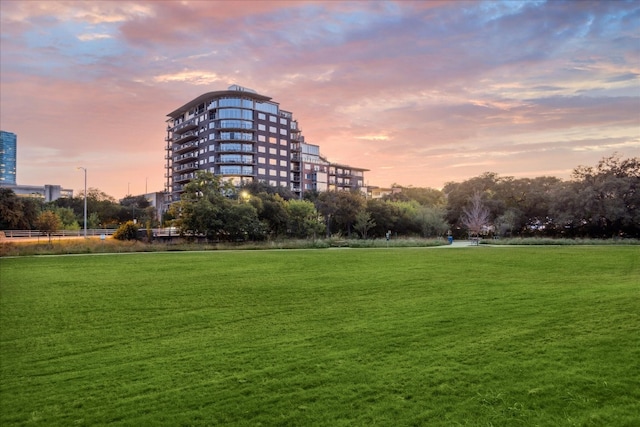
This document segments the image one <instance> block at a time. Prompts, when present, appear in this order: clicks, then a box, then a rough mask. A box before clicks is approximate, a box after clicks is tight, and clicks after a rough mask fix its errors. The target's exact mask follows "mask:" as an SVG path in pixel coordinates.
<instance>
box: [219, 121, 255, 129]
mask: <svg viewBox="0 0 640 427" xmlns="http://www.w3.org/2000/svg"><path fill="white" fill-rule="evenodd" d="M211 124H212V123H209V125H211ZM220 127H221V128H237V129H251V128H253V122H252V121H249V120H220Z"/></svg>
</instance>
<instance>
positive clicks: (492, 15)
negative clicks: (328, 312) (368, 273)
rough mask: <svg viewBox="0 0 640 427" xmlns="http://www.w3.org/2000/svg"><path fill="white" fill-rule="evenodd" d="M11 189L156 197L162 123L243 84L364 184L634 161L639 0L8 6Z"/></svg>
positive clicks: (637, 150) (1, 107) (0, 118)
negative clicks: (354, 170) (359, 172)
mask: <svg viewBox="0 0 640 427" xmlns="http://www.w3.org/2000/svg"><path fill="white" fill-rule="evenodd" d="M0 17H1V20H0V29H1V38H0V84H1V86H0V128H1V129H2V130H5V131H10V132H14V133H16V134H17V135H18V159H17V160H18V166H17V182H18V184H29V185H43V184H57V185H62V186H63V187H64V188H69V189H73V190H74V192H75V193H76V194H78V192H79V191H81V190H82V189H83V186H84V175H83V172H82V170H78V169H77V167H78V166H82V167H84V168H86V169H87V182H88V186H89V187H94V188H98V189H100V190H101V191H103V192H105V193H107V194H108V195H110V196H112V197H114V198H116V199H120V198H122V197H124V196H125V195H127V194H133V195H137V194H142V193H145V192H152V191H162V190H163V189H164V184H165V178H164V174H165V172H166V171H165V160H164V155H165V150H164V148H165V142H164V138H165V137H166V132H165V129H166V123H165V120H166V119H167V117H166V115H167V114H168V113H169V112H171V111H173V110H174V109H176V108H178V107H180V106H182V105H184V104H185V103H187V102H188V101H190V100H192V99H193V98H195V97H197V96H199V95H201V94H203V93H206V92H210V91H215V90H225V89H226V88H227V87H228V86H229V85H231V84H238V85H241V86H245V87H249V88H251V89H254V90H256V91H257V92H258V93H260V94H263V95H267V96H270V97H272V99H273V101H275V102H278V103H280V107H281V108H282V109H283V110H286V111H290V112H292V113H293V115H294V118H295V119H297V120H298V123H299V126H300V128H301V129H302V133H303V135H304V136H305V140H306V141H307V142H309V143H312V144H316V145H319V146H320V151H321V153H322V154H323V155H324V156H325V157H327V158H328V159H329V160H330V161H332V162H335V163H342V164H348V165H352V166H355V167H362V168H366V169H369V172H366V174H365V181H366V183H367V184H368V185H376V186H381V187H388V186H390V185H392V184H397V185H403V186H414V187H432V188H442V186H443V185H444V184H445V183H447V182H452V181H453V182H462V181H464V180H466V179H469V178H472V177H475V176H478V175H480V174H482V173H484V172H494V173H497V174H498V175H499V176H503V177H506V176H513V177H515V178H535V177H539V176H556V177H558V178H561V179H570V176H571V172H572V170H573V169H575V168H576V167H577V166H580V165H585V166H595V165H596V164H597V162H598V161H599V160H600V159H602V158H604V157H609V156H612V155H614V154H617V155H619V156H620V157H622V158H630V157H637V156H640V1H615V0H614V1H598V2H589V1H567V2H564V1H558V0H553V1H497V2H484V1H469V2H466V1H460V0H454V1H445V0H443V1H436V0H433V1H409V0H402V1H348V2H342V1H266V0H260V1H248V0H247V1H240V0H239V1H175V2H174V1H137V2H128V1H87V2H84V1H55V2H52V1H43V2H39V1H5V0H0Z"/></svg>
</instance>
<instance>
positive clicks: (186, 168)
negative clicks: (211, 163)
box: [173, 162, 198, 172]
mask: <svg viewBox="0 0 640 427" xmlns="http://www.w3.org/2000/svg"><path fill="white" fill-rule="evenodd" d="M197 169H198V163H196V162H191V163H186V164H182V165H178V166H176V167H174V168H173V171H174V172H188V171H193V170H197Z"/></svg>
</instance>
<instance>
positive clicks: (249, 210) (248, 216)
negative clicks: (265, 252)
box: [220, 203, 266, 241]
mask: <svg viewBox="0 0 640 427" xmlns="http://www.w3.org/2000/svg"><path fill="white" fill-rule="evenodd" d="M222 220H223V223H224V236H223V237H224V238H225V239H226V240H230V241H239V240H263V239H264V238H265V234H266V230H265V227H264V226H263V224H262V223H261V222H260V219H259V218H258V212H257V211H256V209H255V208H254V207H253V206H251V205H250V204H247V203H241V204H230V205H229V206H228V208H227V209H224V211H223V219H222ZM220 237H222V236H220Z"/></svg>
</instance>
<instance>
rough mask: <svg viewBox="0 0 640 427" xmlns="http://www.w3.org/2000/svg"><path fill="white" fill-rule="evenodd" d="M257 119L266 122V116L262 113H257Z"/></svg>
mask: <svg viewBox="0 0 640 427" xmlns="http://www.w3.org/2000/svg"><path fill="white" fill-rule="evenodd" d="M258 119H260V120H267V116H266V115H265V114H264V113H258Z"/></svg>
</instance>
